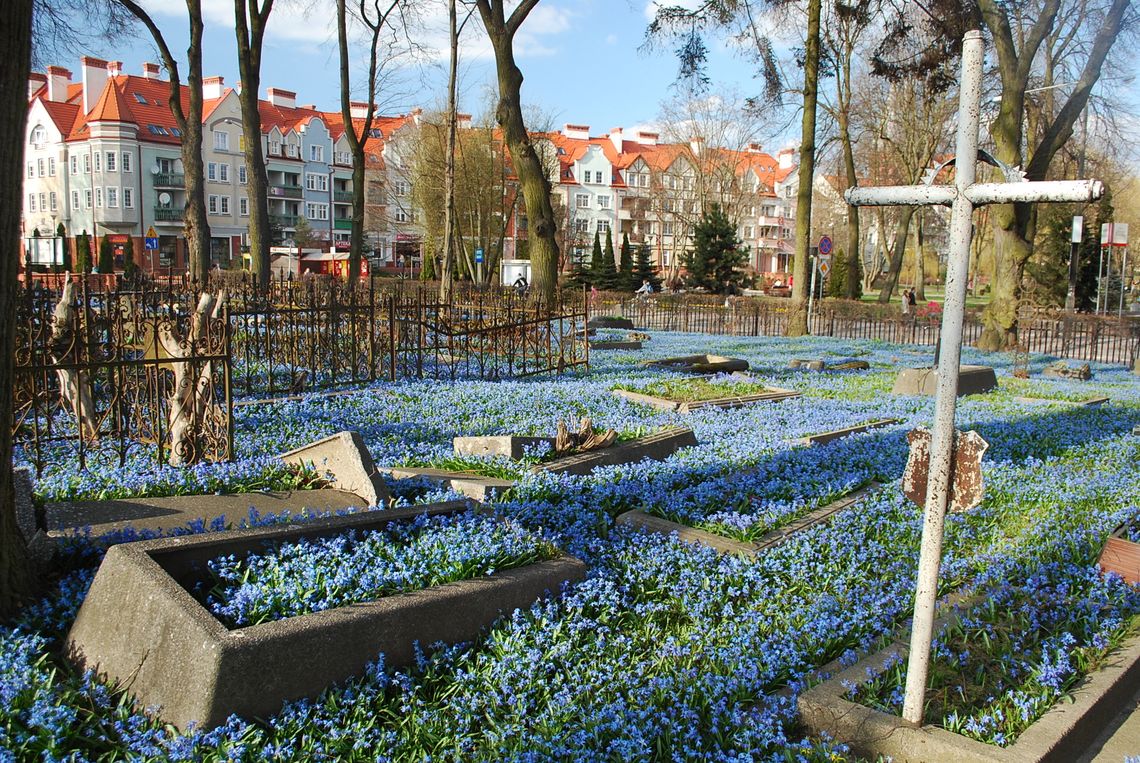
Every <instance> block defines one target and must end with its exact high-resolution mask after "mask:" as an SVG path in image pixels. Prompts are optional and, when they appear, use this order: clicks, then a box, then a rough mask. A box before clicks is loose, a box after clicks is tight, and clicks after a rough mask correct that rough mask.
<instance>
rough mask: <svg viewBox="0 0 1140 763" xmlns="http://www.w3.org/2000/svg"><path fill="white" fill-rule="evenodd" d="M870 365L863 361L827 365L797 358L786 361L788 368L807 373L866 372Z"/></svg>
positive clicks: (826, 363) (847, 361) (846, 361)
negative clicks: (802, 370) (803, 370)
mask: <svg viewBox="0 0 1140 763" xmlns="http://www.w3.org/2000/svg"><path fill="white" fill-rule="evenodd" d="M870 367H871V364H870V363H868V362H867V361H865V360H845V361H842V362H840V363H828V362H827V361H826V360H820V359H818V358H817V359H814V360H805V359H802V358H797V359H795V360H791V361H788V368H801V369H805V370H808V371H866V370H868V369H869V368H870Z"/></svg>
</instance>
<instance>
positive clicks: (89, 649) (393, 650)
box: [67, 501, 586, 729]
mask: <svg viewBox="0 0 1140 763" xmlns="http://www.w3.org/2000/svg"><path fill="white" fill-rule="evenodd" d="M466 507H467V504H466V502H461V501H453V502H450V503H444V504H435V505H431V506H416V507H410V508H406V509H395V510H392V511H385V512H369V513H364V514H353V515H349V516H343V517H335V518H332V519H327V520H316V521H313V522H309V523H306V524H303V525H285V526H276V527H268V528H260V529H255V530H240V531H230V532H225V533H213V534H203V535H196V536H182V537H177V538H163V539H159V540H151V541H142V542H139V543H127V544H122V545H118V546H112V547H111V548H110V549H108V551H107V555H106V557H105V558H104V560H103V563H102V564H101V565H100V567H99V571H98V573H97V574H96V575H95V580H94V581H93V582H92V584H91V589H90V592H89V593H88V594H87V597H86V599H85V600H84V602H83V605H82V607H81V608H80V610H79V614H78V616H77V617H76V620H75V623H74V625H73V626H72V628H71V632H70V633H69V634H68V638H67V654H68V657H69V658H70V659H71V660H72V661H73V662H75V663H76V664H77V665H78V666H80V667H81V668H91V669H94V670H96V671H97V672H98V673H99V674H100V675H101V676H104V677H105V678H107V679H108V680H110V681H114V682H116V683H118V684H120V685H121V686H123V687H124V688H125V689H126V690H127V691H129V692H131V693H132V694H133V696H134V697H135V699H136V701H137V702H138V705H139V706H141V707H146V708H151V707H157V709H158V714H159V716H160V717H161V718H162V719H163V720H165V721H167V722H170V723H173V724H174V725H176V726H178V727H180V728H182V729H185V728H186V727H187V725H188V724H189V723H191V722H196V723H198V724H199V725H200V727H204V728H211V727H214V726H216V725H218V724H220V723H223V722H225V720H226V718H227V717H229V715H230V714H232V713H236V714H238V715H239V716H242V717H245V718H252V717H266V716H268V715H270V714H272V713H274V712H276V711H277V710H279V709H280V708H281V706H282V704H283V703H284V702H286V701H289V700H292V699H298V698H301V697H314V696H316V695H318V694H319V693H320V692H321V691H323V690H324V689H326V688H327V687H329V686H331V685H333V684H335V683H337V682H340V681H343V680H345V679H347V678H349V677H351V676H354V675H359V674H361V673H362V672H363V671H364V670H365V668H366V666H367V665H368V664H369V663H371V662H374V661H375V660H376V659H377V657H378V655H379V654H381V653H383V654H384V656H385V664H386V665H387V666H389V667H392V666H403V665H408V664H411V663H412V662H413V661H414V659H415V653H414V646H413V645H414V643H415V642H419V643H421V644H431V643H434V642H437V641H443V642H446V643H457V642H460V641H469V640H472V639H474V638H476V637H477V636H478V635H479V633H480V632H481V631H482V630H483V629H484V628H486V627H487V626H489V625H490V624H491V623H492V622H494V621H495V620H496V619H497V618H498V617H499V616H500V615H503V614H509V613H510V612H512V611H514V610H515V609H517V608H521V607H528V606H530V605H531V604H533V603H534V602H535V601H536V600H538V599H540V598H542V597H544V596H546V595H547V594H551V593H552V594H554V595H557V594H558V593H559V591H560V589H561V587H562V585H563V583H565V582H566V581H580V580H582V579H583V578H584V577H585V574H586V566H585V565H584V564H583V563H582V562H580V561H578V560H577V559H575V558H573V557H570V556H567V555H565V554H563V555H562V556H560V557H558V558H555V559H552V560H549V561H545V562H539V563H536V564H531V565H527V566H525V567H519V568H516V569H512V570H504V571H501V572H496V573H494V574H492V575H488V576H486V577H481V578H475V579H472V580H464V581H460V582H457V583H449V584H446V585H438V586H432V587H429V588H424V589H421V590H418V591H413V592H409V593H405V594H395V595H392V596H386V597H383V598H380V599H377V600H374V601H369V602H362V603H358V604H352V605H348V606H343V607H338V608H336V609H330V610H325V611H322V612H312V613H309V614H305V615H299V616H297V617H290V618H286V619H283V620H276V621H273V622H267V623H261V624H259V625H253V626H249V627H246V628H238V629H233V630H230V629H229V628H227V627H226V626H225V625H224V624H223V623H222V622H221V621H219V620H218V619H217V618H215V617H214V616H213V615H212V614H211V613H210V612H209V611H208V610H207V609H206V608H205V607H204V606H202V605H201V604H200V603H199V602H198V601H197V600H196V599H195V598H194V597H193V596H192V595H191V594H190V593H189V590H188V588H189V587H190V586H191V585H193V584H194V583H195V582H196V581H197V580H198V579H199V577H200V575H201V572H200V571H201V570H202V569H203V568H204V566H205V564H206V562H207V561H208V560H210V559H213V558H215V557H217V556H220V555H223V554H242V553H246V552H249V551H252V550H257V549H261V548H263V546H264V544H265V543H266V542H280V541H296V540H300V539H302V538H318V537H327V536H331V535H335V534H338V533H341V532H344V531H346V530H350V529H359V530H371V529H377V528H381V527H383V526H385V525H386V524H388V523H389V522H393V521H398V520H402V519H408V518H410V517H414V516H417V515H419V514H424V513H427V514H431V515H441V514H452V513H455V512H459V511H463V510H464V509H466Z"/></svg>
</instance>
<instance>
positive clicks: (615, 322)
mask: <svg viewBox="0 0 1140 763" xmlns="http://www.w3.org/2000/svg"><path fill="white" fill-rule="evenodd" d="M586 328H587V329H629V330H631V331H632V330H633V321H631V320H630V319H629V318H622V317H621V316H618V315H598V316H595V317H593V318H591V319H590V320H588V321H586Z"/></svg>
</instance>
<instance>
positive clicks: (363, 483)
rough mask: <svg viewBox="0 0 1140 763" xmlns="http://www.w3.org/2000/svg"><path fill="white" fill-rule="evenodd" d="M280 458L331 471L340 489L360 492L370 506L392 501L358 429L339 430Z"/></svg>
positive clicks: (383, 504) (288, 462) (334, 482)
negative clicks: (352, 430)
mask: <svg viewBox="0 0 1140 763" xmlns="http://www.w3.org/2000/svg"><path fill="white" fill-rule="evenodd" d="M278 458H280V459H281V460H282V461H284V462H285V463H287V464H293V465H296V466H302V465H312V466H314V467H316V468H317V469H324V470H325V471H327V472H330V473H331V474H332V477H333V484H334V485H335V486H336V487H337V488H338V489H340V490H345V491H347V492H349V493H356V494H357V495H358V496H360V497H361V498H362V499H364V500H365V501H366V502H367V505H368V506H385V505H386V504H388V503H389V502H390V501H391V496H390V495H389V494H388V486H387V485H386V484H385V483H384V479H383V478H382V477H381V476H380V473H379V472H378V471H377V470H376V464H375V463H373V461H372V454H371V453H369V452H368V446H367V445H365V444H364V440H363V438H361V436H360V435H359V434H358V433H356V432H351V431H343V432H337V433H336V434H334V435H332V436H330V437H325V438H323V439H321V440H316V441H314V442H311V443H309V444H308V445H302V446H301V447H300V448H295V449H293V450H290V451H287V452H285V453H282V454H281V455H280V456H278Z"/></svg>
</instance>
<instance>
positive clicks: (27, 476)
mask: <svg viewBox="0 0 1140 763" xmlns="http://www.w3.org/2000/svg"><path fill="white" fill-rule="evenodd" d="M32 484H33V482H32V470H31V469H29V468H28V467H26V466H25V467H20V468H17V469H13V470H12V487H13V491H14V492H15V497H16V507H15V508H16V528H17V530H19V532H20V536H21V537H22V538H23V539H24V546H25V548H26V550H27V554H28V559H29V561H31V563H32V566H33V567H35V568H36V569H44V568H46V567H47V566H48V565H49V564H50V563H51V560H52V556H54V554H55V542H54V540H53V539H52V538H51V537H49V536H48V534H47V533H46V532H44V529H43V523H44V519H43V516H37V511H36V504H35V501H34V499H33V489H32Z"/></svg>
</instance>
